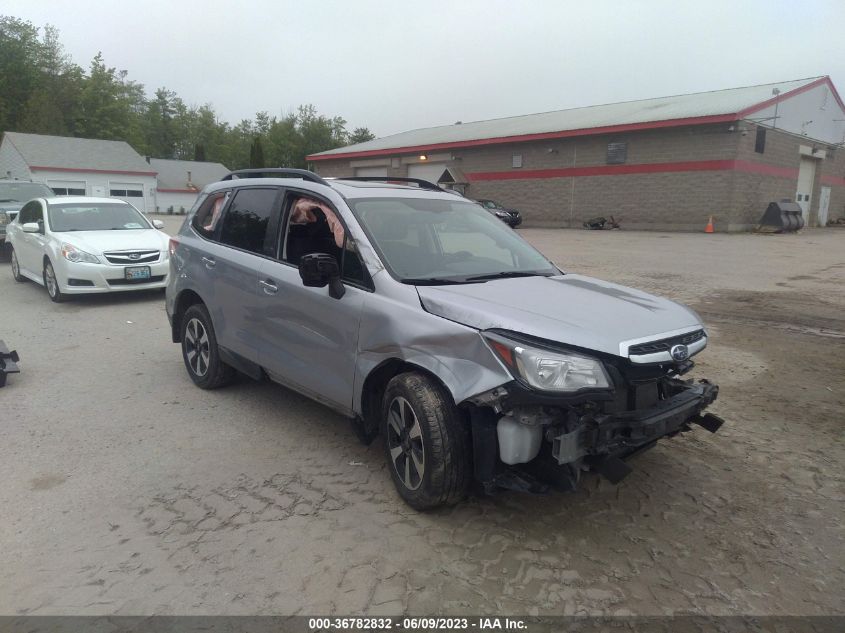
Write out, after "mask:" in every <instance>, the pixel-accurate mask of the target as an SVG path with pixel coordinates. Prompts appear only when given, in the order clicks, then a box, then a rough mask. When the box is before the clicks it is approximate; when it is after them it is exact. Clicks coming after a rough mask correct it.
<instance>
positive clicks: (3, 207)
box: [0, 202, 23, 215]
mask: <svg viewBox="0 0 845 633" xmlns="http://www.w3.org/2000/svg"><path fill="white" fill-rule="evenodd" d="M22 208H23V202H0V212H3V213H9V214H10V215H17V213H18V211H20V210H21V209H22Z"/></svg>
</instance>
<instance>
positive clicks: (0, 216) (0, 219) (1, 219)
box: [0, 211, 9, 226]
mask: <svg viewBox="0 0 845 633" xmlns="http://www.w3.org/2000/svg"><path fill="white" fill-rule="evenodd" d="M8 223H9V214H8V213H6V212H5V211H0V226H6V225H7V224H8Z"/></svg>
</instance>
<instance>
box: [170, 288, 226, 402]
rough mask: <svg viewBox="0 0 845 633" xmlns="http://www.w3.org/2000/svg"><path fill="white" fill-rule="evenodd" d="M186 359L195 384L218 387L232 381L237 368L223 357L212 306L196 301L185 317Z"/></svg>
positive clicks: (183, 323) (205, 387) (183, 331)
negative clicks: (211, 310) (212, 319)
mask: <svg viewBox="0 0 845 633" xmlns="http://www.w3.org/2000/svg"><path fill="white" fill-rule="evenodd" d="M181 328H182V331H181V334H182V359H183V360H184V361H185V369H187V370H188V375H189V376H190V377H191V380H193V381H194V384H195V385H196V386H197V387H200V388H201V389H217V388H218V387H223V386H225V385H228V384H229V383H230V382H232V379H233V378H234V377H235V370H234V369H233V368H232V367H230V366H229V365H227V364H226V363H224V362H223V361H222V360H220V350H219V348H218V347H217V337H216V336H215V335H214V326H212V324H211V316H210V315H209V314H208V309H207V308H206V307H205V306H204V305H203V304H201V303H197V304H194V305H192V306H191V307H190V308H188V309H187V310H186V311H185V314H184V316H183V317H182V326H181Z"/></svg>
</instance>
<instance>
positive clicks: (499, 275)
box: [466, 270, 553, 281]
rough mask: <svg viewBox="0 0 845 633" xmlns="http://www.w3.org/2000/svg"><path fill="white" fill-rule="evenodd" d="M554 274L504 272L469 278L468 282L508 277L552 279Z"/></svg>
mask: <svg viewBox="0 0 845 633" xmlns="http://www.w3.org/2000/svg"><path fill="white" fill-rule="evenodd" d="M552 274H553V273H543V272H540V271H537V270H503V271H502V272H498V273H487V274H486V275H473V276H472V277H467V278H466V281H488V280H490V279H507V278H508V277H551V276H552Z"/></svg>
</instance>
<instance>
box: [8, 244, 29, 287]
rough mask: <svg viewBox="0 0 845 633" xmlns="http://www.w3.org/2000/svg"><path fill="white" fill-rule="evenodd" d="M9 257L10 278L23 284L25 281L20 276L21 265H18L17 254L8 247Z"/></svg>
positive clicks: (24, 278)
mask: <svg viewBox="0 0 845 633" xmlns="http://www.w3.org/2000/svg"><path fill="white" fill-rule="evenodd" d="M9 257H11V259H12V278H13V279H14V280H15V281H17V282H18V283H23V282H24V281H26V277H24V276H23V275H21V265H20V263H18V254H17V253H15V249H14V248H12V247H11V246H10V247H9Z"/></svg>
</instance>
